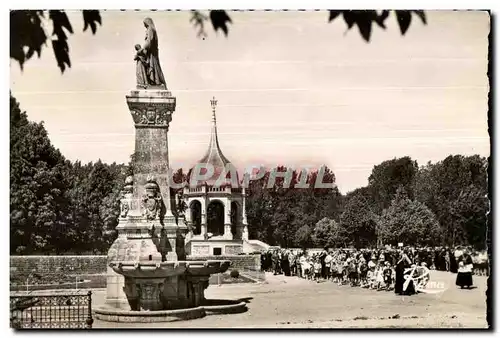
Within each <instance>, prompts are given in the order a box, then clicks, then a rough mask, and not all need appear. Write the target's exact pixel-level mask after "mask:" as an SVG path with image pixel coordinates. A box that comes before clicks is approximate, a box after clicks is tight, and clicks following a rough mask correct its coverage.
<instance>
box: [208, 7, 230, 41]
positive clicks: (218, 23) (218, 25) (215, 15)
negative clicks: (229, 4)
mask: <svg viewBox="0 0 500 338" xmlns="http://www.w3.org/2000/svg"><path fill="white" fill-rule="evenodd" d="M210 20H211V21H212V25H213V27H214V30H215V31H217V30H219V29H221V30H222V31H223V32H224V35H225V36H227V33H228V30H229V28H228V27H227V23H231V18H230V17H229V16H228V15H227V13H226V11H224V10H213V11H210Z"/></svg>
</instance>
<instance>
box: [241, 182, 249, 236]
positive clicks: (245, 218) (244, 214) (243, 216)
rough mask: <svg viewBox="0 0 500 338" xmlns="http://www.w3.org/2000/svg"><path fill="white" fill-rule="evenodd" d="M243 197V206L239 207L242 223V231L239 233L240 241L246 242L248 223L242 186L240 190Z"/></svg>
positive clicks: (244, 192) (244, 193)
mask: <svg viewBox="0 0 500 338" xmlns="http://www.w3.org/2000/svg"><path fill="white" fill-rule="evenodd" d="M242 195H243V205H242V207H241V212H242V214H241V218H242V223H243V231H242V232H241V239H243V240H245V241H248V222H247V209H246V199H247V198H246V191H245V186H243V190H242Z"/></svg>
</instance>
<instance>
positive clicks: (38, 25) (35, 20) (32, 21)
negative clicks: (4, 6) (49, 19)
mask: <svg viewBox="0 0 500 338" xmlns="http://www.w3.org/2000/svg"><path fill="white" fill-rule="evenodd" d="M41 18H43V11H29V10H17V11H11V12H10V32H11V34H10V57H11V58H12V59H14V60H16V61H18V62H19V65H20V66H21V69H22V68H23V64H24V62H26V61H27V60H28V59H30V58H31V57H32V56H33V55H34V53H35V52H36V53H37V55H38V57H40V55H41V52H42V46H43V45H44V44H45V41H46V40H47V36H46V35H45V31H44V30H43V26H42V21H41ZM26 48H27V51H26V52H25V50H26Z"/></svg>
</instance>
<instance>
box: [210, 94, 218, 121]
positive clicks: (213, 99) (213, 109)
mask: <svg viewBox="0 0 500 338" xmlns="http://www.w3.org/2000/svg"><path fill="white" fill-rule="evenodd" d="M210 105H211V106H212V121H213V122H215V108H217V100H216V99H215V96H213V97H212V99H211V100H210Z"/></svg>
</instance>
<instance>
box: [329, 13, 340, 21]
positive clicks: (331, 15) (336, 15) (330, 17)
mask: <svg viewBox="0 0 500 338" xmlns="http://www.w3.org/2000/svg"><path fill="white" fill-rule="evenodd" d="M329 12H330V15H329V16H328V22H332V21H333V20H335V19H336V18H337V17H338V16H339V15H340V14H342V11H329Z"/></svg>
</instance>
